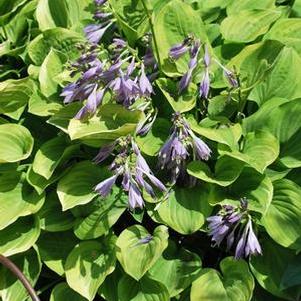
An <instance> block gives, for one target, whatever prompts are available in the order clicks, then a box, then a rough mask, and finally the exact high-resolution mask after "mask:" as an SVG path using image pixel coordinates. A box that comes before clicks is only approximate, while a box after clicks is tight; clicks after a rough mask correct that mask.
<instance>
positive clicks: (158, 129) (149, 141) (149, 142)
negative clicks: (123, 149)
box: [136, 118, 171, 156]
mask: <svg viewBox="0 0 301 301" xmlns="http://www.w3.org/2000/svg"><path fill="white" fill-rule="evenodd" d="M170 128H171V123H170V122H169V121H167V120H166V119H163V118H157V119H156V121H155V122H154V124H153V126H152V128H151V129H150V131H149V132H148V133H147V135H146V136H143V137H141V136H138V137H137V138H136V141H137V143H138V146H139V148H140V150H141V151H142V152H143V153H145V154H147V155H148V156H157V154H158V153H159V151H160V149H161V147H162V146H163V145H164V143H165V141H166V140H167V138H168V133H169V130H170Z"/></svg>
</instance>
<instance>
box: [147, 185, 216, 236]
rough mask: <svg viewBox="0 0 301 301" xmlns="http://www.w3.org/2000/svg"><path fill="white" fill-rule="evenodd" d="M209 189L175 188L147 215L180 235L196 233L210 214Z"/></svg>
mask: <svg viewBox="0 0 301 301" xmlns="http://www.w3.org/2000/svg"><path fill="white" fill-rule="evenodd" d="M210 189H211V187H210V186H209V185H206V186H205V185H202V186H198V187H194V188H190V189H189V190H187V189H183V188H175V189H174V190H172V192H171V194H170V195H169V198H168V200H167V201H164V202H162V203H161V204H160V205H159V207H158V209H157V210H154V211H152V212H150V211H149V214H150V215H151V216H153V217H154V218H155V220H157V221H159V222H161V223H164V224H166V225H168V226H169V227H171V228H172V229H174V230H175V231H177V232H179V233H181V234H191V233H194V232H196V231H198V230H199V229H200V228H201V227H202V226H203V225H204V223H205V220H206V218H207V217H208V216H209V215H210V214H211V211H212V208H211V206H210V205H209V199H211V198H212V195H211V190H210Z"/></svg>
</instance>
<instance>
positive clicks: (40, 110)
mask: <svg viewBox="0 0 301 301" xmlns="http://www.w3.org/2000/svg"><path fill="white" fill-rule="evenodd" d="M39 71H40V69H38V70H37V73H39ZM62 107H63V104H62V102H61V100H60V99H59V100H58V99H57V98H56V97H54V98H53V97H50V98H46V97H45V96H43V95H42V93H40V92H36V93H34V94H33V95H32V96H31V97H30V99H29V103H28V112H29V113H31V114H34V115H37V116H41V117H47V116H52V115H53V114H55V113H56V112H58V111H59V110H60V109H61V108H62Z"/></svg>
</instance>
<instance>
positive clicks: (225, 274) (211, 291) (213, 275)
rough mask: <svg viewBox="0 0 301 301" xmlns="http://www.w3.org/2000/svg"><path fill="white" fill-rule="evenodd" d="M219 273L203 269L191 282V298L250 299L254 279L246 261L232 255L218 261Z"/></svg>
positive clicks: (196, 299) (228, 300)
mask: <svg viewBox="0 0 301 301" xmlns="http://www.w3.org/2000/svg"><path fill="white" fill-rule="evenodd" d="M220 268H221V274H220V273H219V272H218V271H216V270H213V269H204V270H203V271H202V272H201V275H200V277H199V278H198V279H197V280H195V281H194V282H193V283H192V287H191V293H190V298H191V300H195V301H201V300H207V301H237V300H239V301H250V300H251V297H252V292H253V289H254V279H253V277H252V274H251V272H250V271H249V267H248V265H247V263H246V262H245V261H243V260H236V259H234V258H232V257H227V258H225V259H223V260H222V261H221V263H220Z"/></svg>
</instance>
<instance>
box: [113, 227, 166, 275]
mask: <svg viewBox="0 0 301 301" xmlns="http://www.w3.org/2000/svg"><path fill="white" fill-rule="evenodd" d="M149 235H150V234H149V233H148V232H147V230H146V229H145V228H144V227H142V226H140V225H134V226H131V227H129V228H127V229H125V230H124V231H123V232H122V233H121V234H120V235H119V237H118V239H117V242H116V246H117V259H118V260H119V262H120V263H121V265H122V267H123V269H124V271H125V272H126V273H127V274H129V275H130V276H131V277H133V278H134V279H136V280H139V279H141V278H142V276H143V275H144V274H145V273H146V272H147V271H148V270H149V269H150V268H151V267H152V266H153V265H154V264H155V262H156V261H157V260H158V258H159V257H160V256H161V254H162V252H163V251H164V249H165V248H166V247H167V244H168V229H167V227H165V226H158V227H157V228H156V229H155V230H154V233H153V235H152V239H151V240H150V241H149V242H147V243H141V242H140V240H141V239H143V238H145V237H147V236H149Z"/></svg>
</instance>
